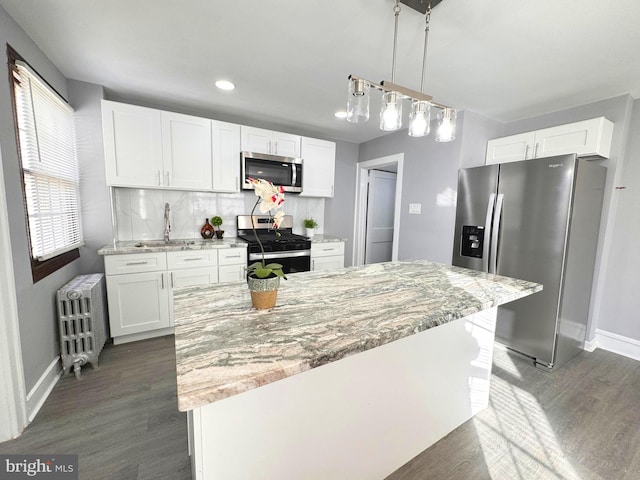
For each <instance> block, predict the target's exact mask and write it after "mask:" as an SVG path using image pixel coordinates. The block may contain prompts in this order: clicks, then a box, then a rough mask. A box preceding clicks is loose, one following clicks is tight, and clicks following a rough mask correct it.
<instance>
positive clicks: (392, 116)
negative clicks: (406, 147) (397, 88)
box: [380, 92, 402, 132]
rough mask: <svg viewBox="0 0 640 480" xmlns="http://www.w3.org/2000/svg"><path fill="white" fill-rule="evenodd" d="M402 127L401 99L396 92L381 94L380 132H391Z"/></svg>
mask: <svg viewBox="0 0 640 480" xmlns="http://www.w3.org/2000/svg"><path fill="white" fill-rule="evenodd" d="M401 127H402V99H401V98H400V94H399V93H396V92H385V93H383V94H382V108H381V109H380V130H386V131H388V132H392V131H394V130H398V129H399V128H401Z"/></svg>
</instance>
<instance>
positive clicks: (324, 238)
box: [311, 233, 347, 243]
mask: <svg viewBox="0 0 640 480" xmlns="http://www.w3.org/2000/svg"><path fill="white" fill-rule="evenodd" d="M346 241H347V239H346V238H342V237H336V236H334V235H325V234H324V233H317V234H315V235H314V236H313V238H312V239H311V243H331V242H346Z"/></svg>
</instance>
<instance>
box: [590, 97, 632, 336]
mask: <svg viewBox="0 0 640 480" xmlns="http://www.w3.org/2000/svg"><path fill="white" fill-rule="evenodd" d="M616 187H624V188H616ZM612 196H613V198H612V204H614V205H615V207H614V208H613V211H612V213H611V215H610V222H609V225H610V232H611V235H610V238H611V240H610V243H609V255H608V258H607V260H608V261H607V264H606V265H605V268H604V271H603V272H602V273H601V277H602V289H601V291H602V299H601V303H600V305H599V310H598V312H597V313H598V318H597V321H598V324H597V327H598V328H599V329H602V330H605V331H608V332H612V333H616V334H618V335H622V336H625V337H629V338H632V339H635V340H638V341H640V322H638V312H639V311H640V296H639V295H638V285H639V284H640V282H639V281H638V272H639V271H640V253H639V252H638V250H637V248H638V238H640V213H639V212H640V100H636V101H635V102H633V106H632V116H631V121H630V128H629V136H628V140H627V143H626V144H625V153H624V162H622V164H621V165H620V171H619V175H617V178H616V181H615V184H614V188H613V191H612Z"/></svg>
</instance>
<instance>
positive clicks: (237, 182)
mask: <svg viewBox="0 0 640 480" xmlns="http://www.w3.org/2000/svg"><path fill="white" fill-rule="evenodd" d="M236 190H240V178H239V177H238V176H237V175H236Z"/></svg>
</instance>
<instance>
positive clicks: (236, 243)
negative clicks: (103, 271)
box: [98, 237, 247, 255]
mask: <svg viewBox="0 0 640 480" xmlns="http://www.w3.org/2000/svg"><path fill="white" fill-rule="evenodd" d="M238 247H239V248H247V242H245V241H244V240H240V239H239V238H235V237H230V238H224V239H222V240H218V239H210V240H205V239H177V240H171V242H170V243H168V244H167V243H165V242H163V241H162V240H136V241H125V242H116V243H115V244H113V243H109V244H107V245H105V246H104V247H102V248H100V249H99V250H98V255H121V254H128V253H148V252H175V251H180V250H206V249H210V248H238Z"/></svg>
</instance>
